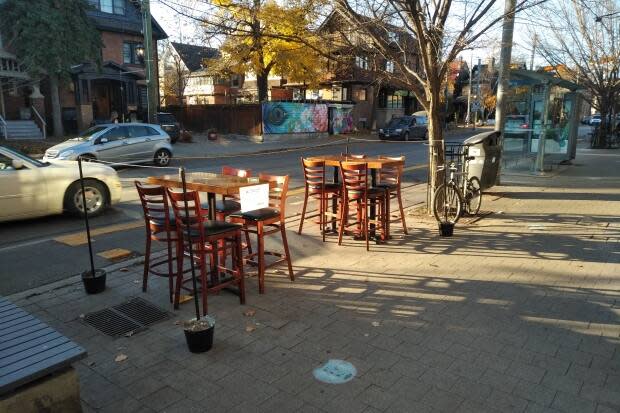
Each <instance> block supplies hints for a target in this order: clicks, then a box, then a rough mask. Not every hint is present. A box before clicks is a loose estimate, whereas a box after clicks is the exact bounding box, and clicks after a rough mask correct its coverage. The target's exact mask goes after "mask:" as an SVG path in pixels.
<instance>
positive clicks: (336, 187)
mask: <svg viewBox="0 0 620 413" xmlns="http://www.w3.org/2000/svg"><path fill="white" fill-rule="evenodd" d="M324 188H325V189H324V191H325V192H338V191H340V189H341V188H342V185H340V184H332V183H326V184H324ZM310 190H312V191H320V190H321V185H311V186H310Z"/></svg>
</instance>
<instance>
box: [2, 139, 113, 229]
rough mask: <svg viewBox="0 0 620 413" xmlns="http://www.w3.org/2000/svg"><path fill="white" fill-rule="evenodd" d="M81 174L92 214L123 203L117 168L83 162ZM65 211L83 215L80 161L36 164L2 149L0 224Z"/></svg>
mask: <svg viewBox="0 0 620 413" xmlns="http://www.w3.org/2000/svg"><path fill="white" fill-rule="evenodd" d="M82 171H83V174H84V178H85V179H84V190H85V191H84V192H85V193H86V208H87V210H88V214H89V215H92V216H94V215H98V214H101V213H102V212H103V211H104V210H105V209H106V208H107V207H108V206H110V205H113V204H115V203H117V202H119V201H120V198H121V191H122V188H121V182H120V180H119V178H118V174H117V173H116V171H115V170H114V169H112V168H110V167H109V166H105V165H101V164H97V163H92V162H84V163H83V164H82ZM62 212H69V213H71V214H75V215H81V214H83V213H84V206H83V202H82V190H81V187H80V172H79V169H78V164H77V162H75V161H61V160H57V161H51V162H42V161H37V160H36V159H32V158H30V157H29V156H26V155H24V154H21V153H19V152H17V151H14V150H12V149H8V148H5V147H3V146H0V222H2V221H12V220H16V219H24V218H34V217H40V216H45V215H53V214H60V213H62Z"/></svg>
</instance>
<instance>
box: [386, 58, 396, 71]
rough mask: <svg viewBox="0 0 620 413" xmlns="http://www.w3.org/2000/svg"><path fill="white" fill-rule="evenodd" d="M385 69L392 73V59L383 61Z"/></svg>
mask: <svg viewBox="0 0 620 413" xmlns="http://www.w3.org/2000/svg"><path fill="white" fill-rule="evenodd" d="M385 71H386V72H389V73H394V62H393V61H392V60H388V61H387V62H385Z"/></svg>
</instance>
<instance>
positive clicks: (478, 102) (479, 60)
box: [474, 58, 482, 130]
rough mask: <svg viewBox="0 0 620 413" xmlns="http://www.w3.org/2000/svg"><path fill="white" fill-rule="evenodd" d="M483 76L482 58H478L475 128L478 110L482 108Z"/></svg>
mask: <svg viewBox="0 0 620 413" xmlns="http://www.w3.org/2000/svg"><path fill="white" fill-rule="evenodd" d="M481 77H482V59H480V58H478V82H477V83H478V85H477V86H476V115H475V116H474V130H476V123H478V111H479V110H480V78H481Z"/></svg>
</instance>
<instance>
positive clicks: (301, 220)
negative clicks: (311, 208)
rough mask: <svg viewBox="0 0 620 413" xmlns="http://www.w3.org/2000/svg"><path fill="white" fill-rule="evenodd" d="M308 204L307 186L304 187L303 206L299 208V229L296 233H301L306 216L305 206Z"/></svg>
mask: <svg viewBox="0 0 620 413" xmlns="http://www.w3.org/2000/svg"><path fill="white" fill-rule="evenodd" d="M307 206H308V188H306V193H305V195H304V206H303V207H302V208H301V219H300V220H299V230H298V231H297V233H298V234H299V235H301V230H302V228H303V226H304V219H305V217H306V207H307Z"/></svg>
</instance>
